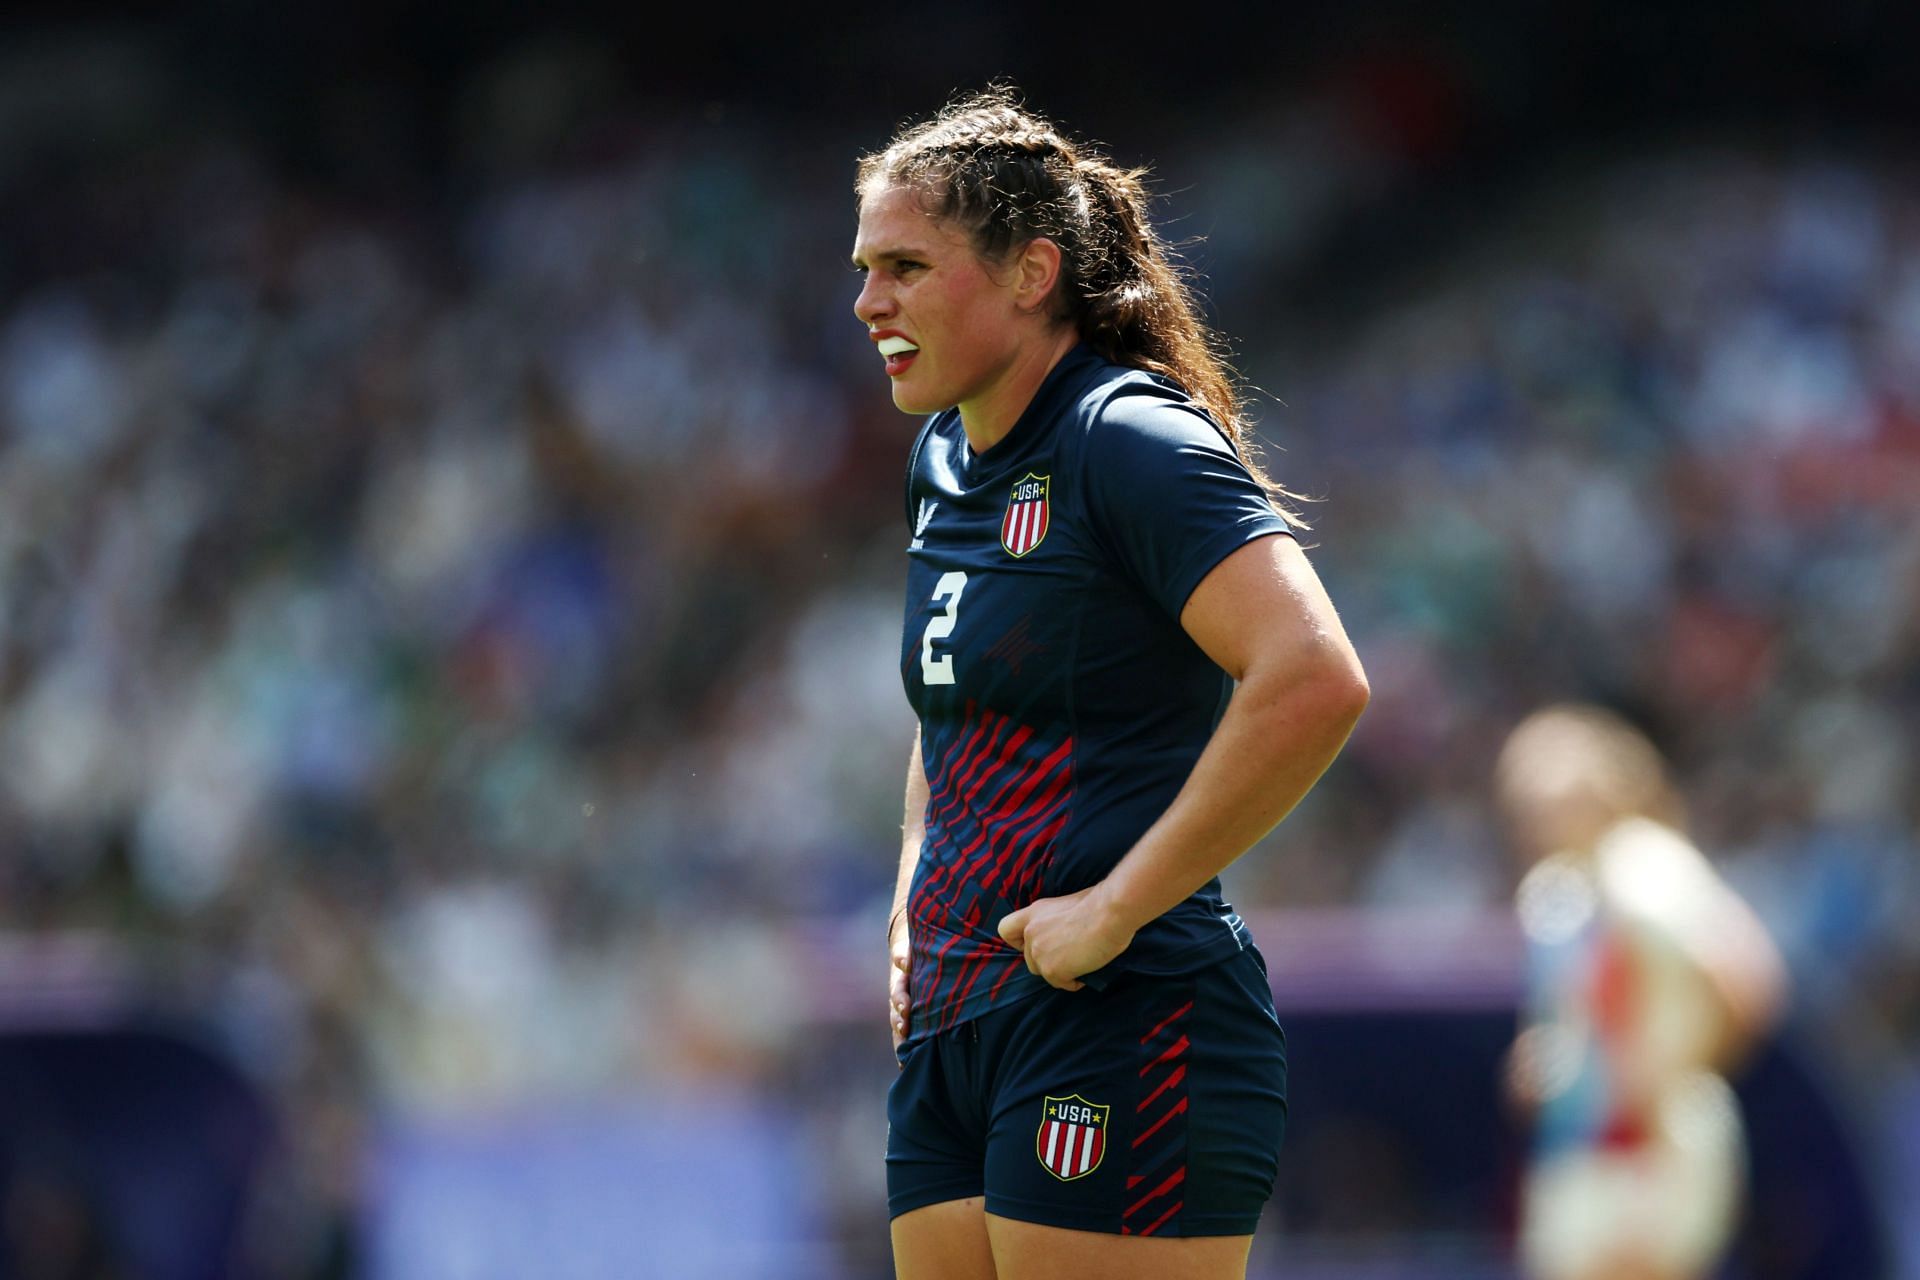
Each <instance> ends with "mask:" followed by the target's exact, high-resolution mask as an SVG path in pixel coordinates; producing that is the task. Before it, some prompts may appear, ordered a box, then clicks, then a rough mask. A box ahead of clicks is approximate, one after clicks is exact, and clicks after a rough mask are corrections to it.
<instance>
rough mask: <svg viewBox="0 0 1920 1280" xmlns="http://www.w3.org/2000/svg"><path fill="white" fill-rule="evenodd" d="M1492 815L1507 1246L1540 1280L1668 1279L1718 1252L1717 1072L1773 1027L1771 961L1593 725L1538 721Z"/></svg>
mask: <svg viewBox="0 0 1920 1280" xmlns="http://www.w3.org/2000/svg"><path fill="white" fill-rule="evenodd" d="M1495 790H1496V794H1497V799H1498V801H1499V804H1500V806H1501V809H1502V811H1503V813H1504V816H1505V818H1506V820H1507V822H1508V823H1509V825H1510V829H1511V834H1512V838H1513V842H1514V846H1515V848H1516V850H1517V851H1518V852H1519V853H1520V855H1521V857H1522V858H1523V859H1524V861H1525V862H1526V864H1527V866H1528V870H1527V871H1526V873H1525V875H1524V876H1523V878H1522V880H1521V883H1520V888H1519V894H1518V909H1519V914H1520V921H1521V924H1522V927H1523V928H1524V930H1525V933H1526V937H1527V944H1528V953H1529V957H1530V962H1529V969H1530V980H1531V997H1530V1001H1531V1002H1530V1008H1529V1010H1528V1021H1527V1026H1526V1027H1525V1029H1524V1030H1523V1031H1522V1033H1521V1036H1520V1039H1519V1041H1518V1042H1517V1044H1516V1045H1515V1051H1514V1054H1513V1059H1512V1068H1513V1070H1512V1085H1513V1089H1514V1092H1515V1093H1516V1095H1517V1096H1518V1097H1519V1098H1520V1099H1521V1101H1522V1102H1523V1103H1525V1104H1526V1105H1528V1106H1529V1107H1530V1108H1532V1109H1533V1110H1534V1118H1535V1123H1536V1134H1535V1145H1534V1158H1533V1164H1532V1167H1531V1169H1530V1170H1529V1172H1528V1174H1527V1179H1526V1185H1525V1188H1524V1192H1523V1202H1522V1212H1521V1226H1520V1248H1521V1256H1522V1261H1523V1263H1524V1265H1525V1267H1526V1269H1527V1273H1528V1274H1529V1275H1531V1276H1535V1277H1540V1278H1541V1280H1602V1278H1605V1280H1683V1278H1688V1277H1697V1276H1704V1275H1706V1274H1708V1273H1709V1272H1711V1271H1712V1269H1713V1267H1714V1266H1715V1264H1716V1263H1717V1261H1718V1260H1719V1258H1720V1255H1721V1254H1722V1252H1723V1251H1724V1249H1725V1247H1726V1244H1727V1241H1728V1238H1729V1236H1730V1234H1731V1232H1732V1229H1733V1226H1734V1224H1735V1222H1736V1220H1737V1218H1738V1215H1739V1205H1740V1200H1741V1194H1742V1190H1743V1185H1744V1180H1745V1145H1744V1139H1743V1129H1742V1125H1741V1121H1740V1114H1739V1110H1738V1107H1737V1104H1736V1102H1735V1099H1734V1096H1733V1092H1732V1090H1731V1089H1730V1088H1729V1087H1728V1085H1727V1083H1726V1081H1725V1078H1724V1076H1725V1073H1726V1072H1728V1071H1729V1070H1731V1069H1732V1068H1733V1067H1735V1066H1736V1065H1737V1064H1738V1063H1739V1062H1740V1060H1741V1059H1742V1057H1743V1056H1744V1055H1745V1054H1746V1053H1747V1051H1748V1050H1749V1049H1750V1048H1751V1047H1752V1045H1753V1044H1754V1042H1755V1040H1756V1039H1757V1038H1758V1037H1759V1036H1760V1035H1761V1034H1762V1033H1763V1032H1764V1031H1766V1029H1767V1028H1768V1027H1769V1026H1770V1025H1771V1024H1772V1022H1773V1021H1774V1019H1775V1017H1776V1016H1777V1013H1778V1010H1779V1007H1780V1004H1781V1001H1782V997H1783V991H1784V978H1783V971H1782V966H1781V961H1780V957H1779V953H1778V952H1777V951H1776V950H1775V948H1774V945H1773V942H1772V940H1771V939H1770V938H1769V937H1768V936H1767V933H1766V931H1765V929H1764V927H1763V926H1762V925H1761V924H1760V922H1759V920H1758V918H1757V917H1755V916H1754V914H1753V913H1752V911H1750V910H1749V909H1748V907H1747V906H1746V904H1745V903H1744V902H1742V901H1741V900H1740V898H1739V897H1738V896H1736V895H1735V894H1734V892H1733V891H1732V889H1730V888H1729V887H1728V886H1727V885H1726V883H1725V882H1724V881H1722V880H1721V878H1720V877H1719V876H1718V875H1717V874H1716V873H1715V872H1714V870H1713V868H1712V866H1711V865H1710V864H1709V863H1708V862H1707V860H1706V858H1705V857H1704V856H1702V854H1701V853H1700V851H1699V850H1698V849H1696V848H1695V847H1694V846H1693V844H1692V843H1691V842H1690V841H1689V840H1688V839H1687V838H1686V836H1685V835H1683V834H1682V828H1681V811H1680V801H1679V798H1678V796H1677V795H1676V794H1675V792H1674V790H1673V787H1672V785H1671V784H1670V783H1669V781H1668V778H1667V773H1666V769H1665V767H1664V765H1663V763H1662V761H1661V759H1660V756H1659V753H1658V752H1657V751H1656V750H1655V748H1654V746H1653V744H1652V743H1651V742H1649V741H1648V740H1647V739H1646V738H1645V737H1644V736H1643V735H1642V734H1640V733H1639V732H1638V731H1637V730H1635V729H1634V728H1633V727H1632V726H1631V725H1629V724H1627V723H1626V722H1625V721H1624V720H1622V719H1621V718H1620V717H1618V716H1616V715H1614V714H1612V713H1611V712H1608V711H1605V710H1602V709H1600V708H1598V707H1590V706H1576V705H1562V706H1554V707H1549V708H1547V709H1545V710H1542V711H1539V712H1536V713H1535V714H1533V715H1532V716H1530V717H1528V718H1527V719H1526V720H1525V721H1523V722H1522V723H1521V724H1520V726H1519V727H1518V728H1516V729H1515V730H1514V731H1513V733H1512V735H1511V736H1510V737H1509V738H1508V740H1507V743H1506V745H1505V747H1504V748H1503V749H1502V751H1501V754H1500V757H1499V761H1498V764H1497V765H1496V769H1495Z"/></svg>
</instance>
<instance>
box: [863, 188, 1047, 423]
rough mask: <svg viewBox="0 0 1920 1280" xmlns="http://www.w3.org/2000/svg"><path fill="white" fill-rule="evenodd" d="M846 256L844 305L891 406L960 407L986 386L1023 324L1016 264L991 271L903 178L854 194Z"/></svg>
mask: <svg viewBox="0 0 1920 1280" xmlns="http://www.w3.org/2000/svg"><path fill="white" fill-rule="evenodd" d="M853 265H854V267H855V268H856V269H857V270H859V271H860V272H862V273H863V274H864V275H865V277H866V283H865V284H864V285H863V286H862V287H861V289H860V296H859V298H858V299H856V300H855V301H854V304H853V310H854V314H855V315H857V316H859V317H860V320H861V322H862V323H863V324H865V325H866V326H867V331H868V334H869V336H870V337H871V338H872V339H873V342H874V344H875V346H876V348H877V349H878V350H879V352H880V354H881V357H882V358H883V359H884V360H885V361H886V371H887V377H889V378H890V379H892V381H893V403H894V404H895V405H896V406H898V407H899V408H900V409H901V410H903V411H904V412H907V413H937V412H939V411H940V410H942V409H947V408H951V407H952V406H954V405H961V406H963V411H964V406H966V405H968V404H973V403H978V402H981V401H983V400H985V399H987V398H989V397H990V396H991V395H992V393H993V392H994V390H995V389H996V387H997V385H998V384H999V383H1000V382H1001V381H1002V380H1003V379H1005V378H1006V376H1007V373H1008V370H1009V369H1011V368H1012V367H1013V364H1014V362H1015V358H1016V356H1017V355H1018V352H1019V347H1020V343H1021V342H1022V341H1023V339H1024V338H1025V337H1026V336H1027V334H1026V330H1027V329H1028V328H1029V327H1030V326H1029V325H1028V324H1027V323H1025V321H1026V320H1029V319H1030V318H1031V317H1030V315H1029V314H1028V312H1026V311H1023V310H1022V308H1021V307H1020V305H1019V299H1020V296H1021V295H1020V288H1019V282H1018V272H1017V271H1009V272H1005V273H995V272H993V271H992V270H991V269H990V264H988V263H986V262H983V261H982V260H981V258H980V256H979V255H978V254H977V253H975V252H974V249H973V245H972V243H971V241H970V240H969V239H968V237H967V233H966V232H965V231H964V230H963V229H962V228H960V227H956V226H954V225H953V224H952V223H950V222H945V221H942V220H940V219H937V218H934V217H931V216H929V215H928V214H927V213H925V212H923V211H922V210H921V208H920V206H919V204H918V202H917V201H916V200H915V199H914V196H913V193H912V192H910V191H908V190H906V189H905V188H903V187H882V188H880V189H878V190H875V191H871V192H869V193H868V194H867V196H866V198H865V199H864V200H862V201H861V203H860V232H859V237H858V238H857V239H856V240H855V241H854V246H853Z"/></svg>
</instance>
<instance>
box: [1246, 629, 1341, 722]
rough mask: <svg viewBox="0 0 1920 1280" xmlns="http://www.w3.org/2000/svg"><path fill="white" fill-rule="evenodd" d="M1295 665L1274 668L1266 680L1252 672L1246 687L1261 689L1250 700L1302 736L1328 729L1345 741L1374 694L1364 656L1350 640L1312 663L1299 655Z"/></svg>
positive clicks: (1324, 650)
mask: <svg viewBox="0 0 1920 1280" xmlns="http://www.w3.org/2000/svg"><path fill="white" fill-rule="evenodd" d="M1290 666H1291V669H1288V670H1280V671H1274V672H1272V673H1270V674H1269V676H1268V679H1267V680H1265V681H1257V680H1256V679H1255V678H1253V677H1252V675H1251V674H1250V676H1249V678H1248V679H1247V680H1246V681H1244V682H1243V684H1242V689H1243V691H1244V690H1247V689H1248V688H1249V686H1252V687H1253V688H1254V689H1257V690H1260V692H1256V693H1254V694H1253V696H1252V697H1251V698H1250V699H1249V701H1250V702H1252V703H1254V704H1255V705H1257V706H1262V707H1264V708H1265V709H1266V710H1267V711H1268V712H1269V713H1270V714H1271V715H1272V716H1273V717H1274V718H1275V721H1276V724H1277V726H1278V727H1280V728H1281V729H1282V731H1283V732H1286V733H1288V734H1290V735H1296V736H1297V735H1298V734H1300V733H1301V732H1302V731H1303V730H1307V729H1311V730H1314V731H1316V732H1315V736H1319V732H1318V731H1324V732H1325V733H1326V734H1327V735H1328V736H1330V737H1332V738H1333V739H1334V740H1335V741H1337V742H1344V741H1345V740H1346V737H1347V735H1348V734H1349V733H1350V732H1352V730H1353V727H1354V725H1355V724H1357V723H1358V722H1359V720H1360V713H1361V712H1363V711H1365V710H1366V709H1367V701H1368V699H1369V698H1370V697H1371V696H1372V690H1371V689H1370V687H1369V686H1368V684H1367V675H1366V672H1365V671H1363V670H1362V669H1361V666H1360V659H1359V658H1358V657H1357V656H1356V655H1355V654H1354V652H1353V650H1352V649H1351V648H1349V647H1347V646H1346V645H1340V646H1332V645H1329V646H1327V647H1326V648H1325V649H1323V650H1321V651H1319V652H1318V653H1317V654H1315V656H1314V658H1313V659H1312V660H1311V661H1310V662H1305V663H1301V662H1299V661H1298V660H1297V659H1296V661H1295V663H1294V664H1290Z"/></svg>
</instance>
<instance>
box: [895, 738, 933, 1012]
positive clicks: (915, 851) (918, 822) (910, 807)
mask: <svg viewBox="0 0 1920 1280" xmlns="http://www.w3.org/2000/svg"><path fill="white" fill-rule="evenodd" d="M906 808H907V812H906V820H905V821H904V822H903V823H902V824H901V828H900V870H899V873H898V874H897V875H896V876H895V878H894V883H893V908H892V910H891V911H889V912H888V913H887V952H888V957H889V961H890V967H889V969H888V988H889V995H890V997H891V1004H892V1008H891V1009H890V1010H889V1016H890V1017H891V1020H892V1023H893V1047H894V1048H896V1049H897V1048H899V1047H900V1042H901V1041H902V1040H903V1039H905V1038H906V1034H907V1009H908V1004H907V968H908V961H909V957H910V956H911V954H912V951H911V946H910V940H909V939H910V926H909V924H908V922H907V895H908V894H909V893H911V892H912V890H913V872H914V869H915V868H916V867H918V866H919V865H920V846H921V845H922V844H923V843H925V841H926V838H927V825H926V824H927V773H926V769H925V767H924V766H923V765H922V764H921V763H920V730H919V729H918V728H917V727H916V728H915V729H914V731H913V755H912V756H911V757H910V758H909V759H908V761H907V806H906Z"/></svg>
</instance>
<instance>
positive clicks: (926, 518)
mask: <svg viewBox="0 0 1920 1280" xmlns="http://www.w3.org/2000/svg"><path fill="white" fill-rule="evenodd" d="M939 509H940V504H939V503H937V502H929V501H928V500H927V499H925V498H922V499H920V514H919V515H918V516H916V517H915V518H914V521H913V545H912V546H910V547H909V548H908V550H910V551H911V550H917V549H918V548H919V546H920V538H921V535H923V534H925V533H926V531H927V526H928V525H929V524H931V523H932V522H933V513H934V512H935V511H938V510H939Z"/></svg>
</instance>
